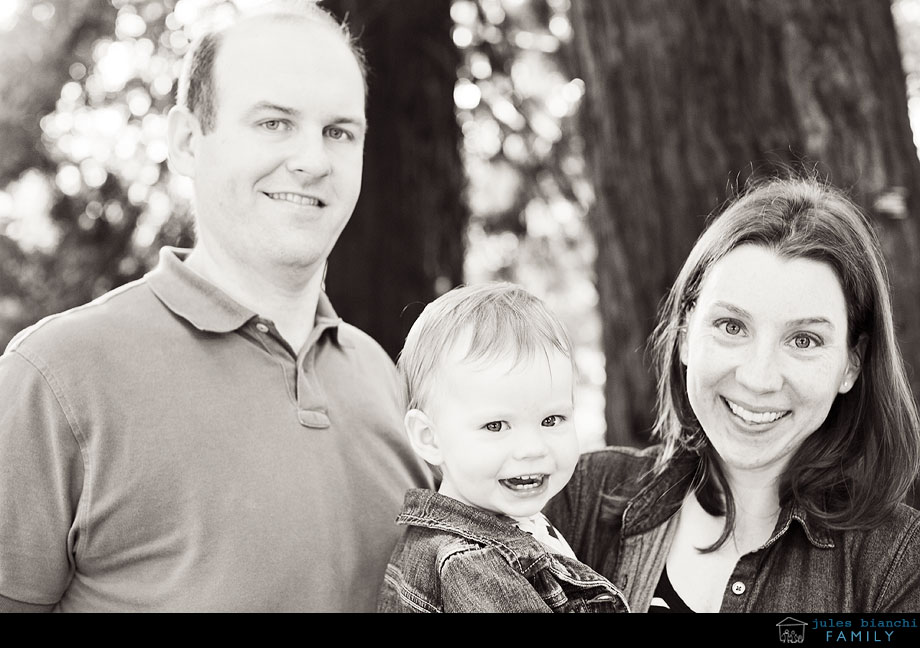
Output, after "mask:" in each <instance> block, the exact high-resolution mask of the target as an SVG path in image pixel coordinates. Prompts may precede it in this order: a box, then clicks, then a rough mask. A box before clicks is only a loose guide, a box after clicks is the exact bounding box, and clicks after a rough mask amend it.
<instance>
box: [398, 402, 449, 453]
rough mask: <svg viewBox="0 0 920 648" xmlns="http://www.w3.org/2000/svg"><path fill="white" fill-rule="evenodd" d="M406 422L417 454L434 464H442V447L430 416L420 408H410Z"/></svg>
mask: <svg viewBox="0 0 920 648" xmlns="http://www.w3.org/2000/svg"><path fill="white" fill-rule="evenodd" d="M404 423H405V425H406V434H408V436H409V443H410V444H412V449H413V450H415V454H417V455H418V456H420V457H421V458H422V459H424V460H425V461H427V462H428V463H429V464H431V465H432V466H440V465H441V464H442V463H443V462H444V459H443V458H442V457H441V449H440V448H439V447H438V439H437V435H436V434H435V429H434V423H432V421H431V419H430V418H428V415H427V414H425V412H423V411H422V410H420V409H410V410H409V411H408V412H406V417H405V419H404Z"/></svg>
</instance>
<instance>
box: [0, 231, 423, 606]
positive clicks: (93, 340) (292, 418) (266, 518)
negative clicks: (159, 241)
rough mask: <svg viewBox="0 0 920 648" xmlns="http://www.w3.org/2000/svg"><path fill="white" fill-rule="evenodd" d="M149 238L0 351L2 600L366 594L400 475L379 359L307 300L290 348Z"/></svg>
mask: <svg viewBox="0 0 920 648" xmlns="http://www.w3.org/2000/svg"><path fill="white" fill-rule="evenodd" d="M187 254H188V251H187V250H178V249H175V248H164V249H163V250H161V252H160V259H159V263H158V265H157V267H156V268H155V269H154V270H153V271H151V272H150V273H148V274H147V275H146V276H144V277H143V278H142V279H140V280H138V281H136V282H133V283H130V284H127V285H125V286H123V287H121V288H119V289H116V290H114V291H112V292H110V293H107V294H106V295H104V296H102V297H100V298H99V299H97V300H95V301H93V302H91V303H90V304H87V305H85V306H81V307H79V308H76V309H73V310H70V311H67V312H65V313H62V314H58V315H54V316H51V317H49V318H46V319H44V320H42V321H41V322H39V323H38V324H36V325H35V326H33V327H31V328H30V329H27V330H25V331H23V332H22V333H20V334H19V335H18V336H17V337H16V338H14V340H13V341H12V342H11V343H10V345H9V347H8V348H7V350H6V352H5V353H4V355H3V356H2V357H0V403H3V406H2V408H0V595H2V596H5V597H7V598H11V599H15V600H18V601H23V602H28V603H36V604H46V605H47V604H54V605H55V610H59V611H188V612H193V611H213V612H220V611H248V612H258V611H273V612H274V611H278V612H280V611H310V612H314V611H316V612H319V611H341V612H362V611H371V610H373V609H374V608H375V605H376V597H377V593H378V591H379V589H380V586H381V583H382V580H383V574H384V570H385V568H386V564H387V560H388V559H389V557H390V553H391V551H392V549H393V547H394V545H395V543H396V540H397V538H398V535H399V533H400V531H399V530H398V527H397V526H396V524H395V519H396V516H397V514H398V513H399V510H400V508H401V505H402V500H403V496H404V494H405V492H406V491H407V490H408V489H409V488H415V487H428V488H430V487H433V484H432V477H431V473H430V471H429V470H428V468H427V467H426V466H425V464H424V463H423V462H422V461H421V460H420V459H418V458H417V457H416V456H415V454H414V453H413V452H412V450H411V448H410V446H409V445H408V442H407V440H406V438H405V434H404V432H403V425H402V419H403V413H404V411H403V402H402V397H401V396H400V390H399V389H398V387H397V377H396V372H395V367H394V366H393V363H392V361H391V360H390V358H389V356H388V355H387V354H386V353H385V352H384V351H383V349H382V348H381V347H380V346H379V345H378V344H377V343H376V342H374V341H373V340H372V339H371V338H370V337H369V336H368V335H366V334H365V333H363V332H361V331H360V330H358V329H357V328H355V327H353V326H350V325H348V324H347V323H345V322H343V321H342V320H341V319H339V318H338V317H337V316H336V314H335V311H334V310H333V309H332V306H331V304H330V303H329V300H328V299H327V298H326V296H325V295H321V296H320V301H319V306H318V309H317V314H316V320H315V326H314V329H313V332H312V334H311V336H310V338H309V339H308V341H307V342H306V344H305V345H304V347H303V349H301V350H300V351H299V352H298V353H295V352H294V351H293V350H292V349H291V348H290V346H289V345H288V344H287V343H286V342H285V341H284V339H283V338H282V337H281V336H280V335H279V334H278V331H277V329H276V328H275V326H274V324H273V323H272V322H271V321H270V320H268V319H265V318H263V317H260V316H259V315H258V314H257V313H254V312H251V311H249V310H247V309H246V308H244V307H242V306H241V305H239V304H238V303H236V302H234V301H233V300H232V299H231V298H230V297H228V296H227V295H226V294H224V293H223V292H221V291H220V290H219V289H217V288H216V287H215V286H213V285H211V284H210V283H208V282H207V281H205V280H204V279H203V278H202V277H200V276H199V275H197V274H196V273H194V272H193V271H191V270H190V269H189V268H188V267H186V266H185V265H184V264H183V263H182V259H183V258H184V257H185V256H186V255H187Z"/></svg>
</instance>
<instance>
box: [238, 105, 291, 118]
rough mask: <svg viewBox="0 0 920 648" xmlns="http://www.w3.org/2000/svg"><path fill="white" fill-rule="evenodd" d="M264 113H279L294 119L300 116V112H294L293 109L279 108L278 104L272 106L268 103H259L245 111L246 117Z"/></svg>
mask: <svg viewBox="0 0 920 648" xmlns="http://www.w3.org/2000/svg"><path fill="white" fill-rule="evenodd" d="M264 112H274V113H281V114H282V115H288V116H290V117H295V116H297V115H299V114H300V111H298V110H295V109H294V108H288V107H287V106H279V105H278V104H273V103H271V102H270V101H260V102H259V103H257V104H256V105H254V106H253V107H252V108H250V109H249V110H247V111H246V116H247V117H254V116H255V115H257V114H259V113H264Z"/></svg>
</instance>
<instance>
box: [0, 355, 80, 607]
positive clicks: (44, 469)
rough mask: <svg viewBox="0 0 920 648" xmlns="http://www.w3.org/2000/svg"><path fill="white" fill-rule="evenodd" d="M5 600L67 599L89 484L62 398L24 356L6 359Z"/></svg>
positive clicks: (0, 362) (0, 363) (0, 450)
mask: <svg viewBox="0 0 920 648" xmlns="http://www.w3.org/2000/svg"><path fill="white" fill-rule="evenodd" d="M0 403H2V406H0V595H3V596H5V597H8V598H11V599H14V600H17V601H22V602H25V603H33V604H44V605H48V604H53V603H56V602H57V601H59V600H60V598H61V596H62V595H63V593H64V591H65V590H66V588H67V586H68V584H69V582H70V579H71V577H72V574H73V569H74V560H73V544H74V542H75V539H76V535H77V534H76V530H75V529H76V527H75V524H74V519H75V515H76V510H77V503H78V502H79V498H80V493H81V490H82V483H83V462H82V458H81V453H80V448H79V444H78V443H77V440H76V439H75V437H74V433H73V430H72V428H71V425H70V423H69V422H68V420H67V417H66V416H65V414H64V411H63V409H62V407H61V403H60V400H59V395H58V394H55V391H54V389H53V388H52V383H51V382H49V380H48V378H47V376H46V375H44V374H43V373H42V372H41V371H39V369H38V368H37V367H36V365H35V364H34V363H33V362H30V361H29V360H27V359H26V357H24V356H23V355H22V354H20V353H19V352H18V351H10V352H7V353H6V354H4V355H3V356H0Z"/></svg>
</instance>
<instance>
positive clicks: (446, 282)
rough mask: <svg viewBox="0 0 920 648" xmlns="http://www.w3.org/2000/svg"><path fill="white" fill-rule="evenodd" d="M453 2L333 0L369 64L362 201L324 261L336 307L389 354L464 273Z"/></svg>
mask: <svg viewBox="0 0 920 648" xmlns="http://www.w3.org/2000/svg"><path fill="white" fill-rule="evenodd" d="M450 4H451V3H450V0H399V1H398V2H397V1H396V0H377V1H375V2H373V3H368V2H360V1H359V0H336V1H329V2H326V3H325V6H327V7H328V8H330V9H331V10H333V11H334V12H335V13H336V14H337V15H340V16H343V15H347V16H348V23H349V25H350V27H351V30H352V32H353V33H354V34H355V35H356V36H358V37H359V40H360V43H361V45H362V46H363V47H364V49H365V52H366V54H367V59H368V63H369V67H370V74H369V77H368V83H369V98H368V109H367V115H368V123H369V125H370V130H369V132H368V135H367V142H366V148H365V160H364V181H363V188H362V192H361V196H362V197H361V199H360V200H359V202H358V206H357V208H356V210H355V213H354V215H353V216H352V218H351V222H350V223H349V225H348V226H347V227H346V228H345V231H344V233H343V235H342V237H341V239H340V240H339V242H338V244H337V245H336V247H335V250H334V251H333V253H332V255H331V257H330V260H329V269H328V274H327V277H326V287H327V291H328V292H329V294H330V298H331V299H332V302H333V304H334V305H335V307H336V309H337V310H338V312H339V314H340V315H341V316H342V317H343V318H344V319H345V320H346V321H348V322H350V323H352V324H355V325H356V326H358V327H360V328H361V329H363V330H365V331H366V332H368V333H369V334H370V335H372V336H373V337H374V338H375V339H376V340H377V341H378V342H380V344H381V345H382V346H383V347H384V348H385V349H386V350H387V352H389V353H390V355H391V356H392V357H394V358H395V357H396V354H397V353H398V352H399V350H400V349H401V348H402V345H403V342H404V340H405V336H406V333H407V332H408V330H409V327H410V326H411V325H412V323H413V322H414V321H415V318H416V317H417V316H418V314H419V313H420V312H421V308H422V306H424V304H427V303H428V302H429V301H430V300H431V299H433V298H434V297H436V296H437V295H438V294H439V293H440V292H443V291H444V290H445V289H447V288H450V287H453V286H455V285H457V284H459V283H460V282H461V281H462V276H463V253H464V244H463V242H464V240H465V231H466V224H467V221H468V218H469V216H468V213H467V209H466V207H465V205H464V201H463V200H462V193H463V190H464V177H465V176H464V171H463V165H462V162H461V159H460V150H459V141H460V131H459V127H458V125H457V120H456V116H455V113H454V101H453V89H454V82H455V80H456V76H457V72H456V70H457V67H458V65H459V64H460V60H461V59H460V52H459V50H458V49H457V48H456V47H455V46H454V44H453V41H452V40H451V27H452V24H453V23H452V21H451V17H450Z"/></svg>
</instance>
